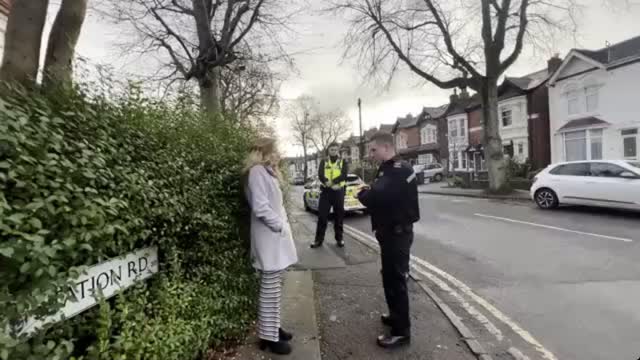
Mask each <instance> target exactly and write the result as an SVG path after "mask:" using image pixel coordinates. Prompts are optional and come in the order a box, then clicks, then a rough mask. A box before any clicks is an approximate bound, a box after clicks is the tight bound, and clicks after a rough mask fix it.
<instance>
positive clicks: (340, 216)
mask: <svg viewBox="0 0 640 360" xmlns="http://www.w3.org/2000/svg"><path fill="white" fill-rule="evenodd" d="M332 207H333V230H334V232H335V234H336V241H342V232H343V227H342V222H343V220H344V189H340V190H331V189H328V188H325V189H323V190H322V192H321V193H320V204H319V205H318V227H317V228H316V242H317V243H322V242H323V241H324V233H325V232H326V231H327V222H328V221H329V211H330V210H331V208H332Z"/></svg>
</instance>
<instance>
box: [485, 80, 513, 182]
mask: <svg viewBox="0 0 640 360" xmlns="http://www.w3.org/2000/svg"><path fill="white" fill-rule="evenodd" d="M480 93H481V96H482V116H483V119H484V154H485V155H484V156H485V159H486V161H487V171H488V173H489V190H490V191H492V192H502V191H506V190H507V173H506V162H505V159H504V154H503V152H502V139H501V138H500V123H499V119H498V81H497V79H490V78H489V79H484V80H483V84H482V91H481V92H480Z"/></svg>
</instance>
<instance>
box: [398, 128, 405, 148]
mask: <svg viewBox="0 0 640 360" xmlns="http://www.w3.org/2000/svg"><path fill="white" fill-rule="evenodd" d="M396 145H398V149H406V148H407V134H405V133H403V132H401V133H399V134H398V136H397V144H396Z"/></svg>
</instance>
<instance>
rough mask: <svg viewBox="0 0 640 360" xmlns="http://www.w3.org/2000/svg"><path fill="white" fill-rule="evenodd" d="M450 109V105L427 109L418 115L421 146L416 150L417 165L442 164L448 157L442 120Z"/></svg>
mask: <svg viewBox="0 0 640 360" xmlns="http://www.w3.org/2000/svg"><path fill="white" fill-rule="evenodd" d="M448 108H449V104H445V105H442V106H438V107H425V108H423V109H422V111H421V112H420V115H418V129H419V133H420V145H419V146H418V148H416V149H414V151H415V152H416V153H417V161H416V164H420V165H424V164H431V163H440V162H442V160H443V157H446V153H447V151H446V129H443V125H444V122H443V121H442V119H443V117H444V115H445V113H446V112H447V109H448Z"/></svg>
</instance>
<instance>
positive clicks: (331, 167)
mask: <svg viewBox="0 0 640 360" xmlns="http://www.w3.org/2000/svg"><path fill="white" fill-rule="evenodd" d="M339 152H340V146H339V145H338V144H336V143H332V144H331V145H329V149H328V153H329V157H328V158H326V159H324V160H322V161H320V166H319V167H318V177H319V178H320V182H321V183H322V185H321V192H320V204H319V205H318V227H317V228H316V238H315V241H314V242H313V243H312V244H311V248H312V249H314V248H317V247H320V246H322V243H323V242H324V234H325V232H326V231H327V221H328V220H329V212H330V211H331V208H333V216H334V219H333V224H334V232H335V235H336V242H337V244H338V247H343V246H344V240H343V237H342V233H343V228H342V222H343V220H344V194H345V185H346V180H347V173H348V165H347V162H346V161H345V160H344V159H342V158H340V154H339Z"/></svg>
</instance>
